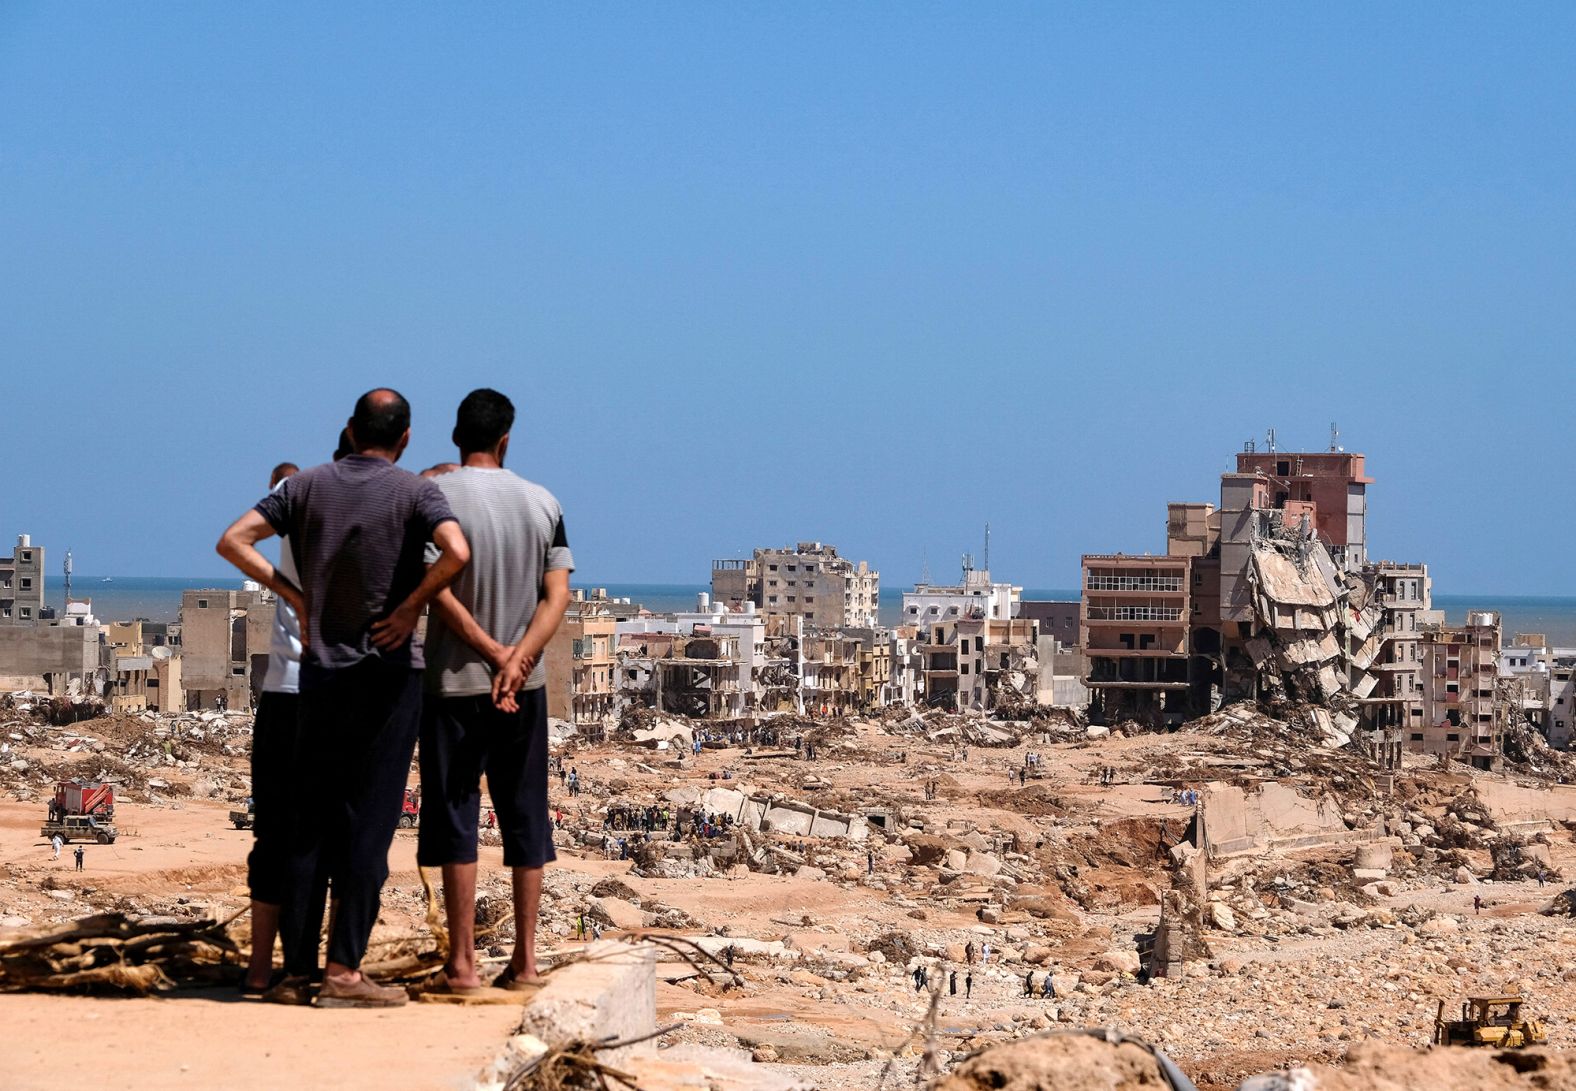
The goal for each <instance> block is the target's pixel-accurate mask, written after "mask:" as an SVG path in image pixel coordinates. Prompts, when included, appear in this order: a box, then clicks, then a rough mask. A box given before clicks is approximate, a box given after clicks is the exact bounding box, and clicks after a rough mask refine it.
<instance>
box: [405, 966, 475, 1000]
mask: <svg viewBox="0 0 1576 1091" xmlns="http://www.w3.org/2000/svg"><path fill="white" fill-rule="evenodd" d="M421 991H422V994H423V995H428V994H430V995H432V996H481V995H483V994H484V993H486V992H487V987H486V986H485V985H455V984H453V983H452V982H450V981H449V971H448V970H442V971H440V972H439V973H438V975H437V976H436V977H433V978H429V979H428V980H427V982H426V983H425V984H423V985H422V987H421Z"/></svg>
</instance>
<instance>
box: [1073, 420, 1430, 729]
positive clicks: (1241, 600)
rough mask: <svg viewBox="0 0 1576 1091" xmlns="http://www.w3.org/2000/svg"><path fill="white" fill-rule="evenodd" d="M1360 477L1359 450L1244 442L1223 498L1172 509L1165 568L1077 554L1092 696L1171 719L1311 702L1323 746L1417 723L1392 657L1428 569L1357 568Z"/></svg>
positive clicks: (1412, 698)
mask: <svg viewBox="0 0 1576 1091" xmlns="http://www.w3.org/2000/svg"><path fill="white" fill-rule="evenodd" d="M1371 483H1372V482H1371V479H1370V478H1369V477H1368V476H1367V474H1366V469H1365V460H1364V457H1363V456H1362V455H1360V454H1351V453H1348V452H1346V451H1341V450H1337V449H1332V450H1330V451H1324V452H1284V451H1276V450H1274V449H1273V447H1272V448H1271V449H1270V450H1268V451H1263V452H1260V451H1257V450H1255V449H1254V448H1253V446H1252V445H1251V444H1250V445H1249V446H1248V449H1247V450H1245V451H1243V452H1242V453H1240V454H1238V455H1237V456H1236V468H1235V470H1234V471H1232V472H1229V473H1225V474H1222V475H1221V478H1220V504H1219V507H1216V506H1215V505H1214V504H1210V503H1173V504H1170V505H1168V509H1167V519H1166V559H1165V560H1164V561H1161V560H1159V559H1157V558H1152V557H1149V556H1147V555H1146V556H1144V557H1135V556H1133V555H1130V554H1127V555H1122V554H1117V555H1110V554H1104V555H1091V556H1090V557H1086V558H1085V564H1084V580H1085V583H1084V589H1083V609H1084V614H1083V622H1084V626H1085V628H1084V632H1083V650H1084V652H1085V653H1086V660H1087V664H1088V675H1087V677H1086V685H1088V687H1089V689H1090V691H1091V704H1092V705H1094V706H1095V707H1097V708H1099V709H1106V708H1108V707H1109V708H1111V709H1114V710H1115V711H1116V713H1117V714H1120V715H1136V716H1140V717H1147V718H1149V719H1155V718H1156V717H1160V718H1164V719H1165V720H1168V721H1175V720H1176V719H1180V718H1183V717H1186V716H1189V715H1199V714H1202V713H1204V712H1207V711H1209V710H1210V709H1212V708H1215V707H1217V706H1218V705H1219V704H1220V703H1223V702H1227V701H1234V700H1243V699H1249V700H1253V699H1266V698H1268V699H1276V700H1278V699H1291V700H1303V701H1310V702H1313V703H1315V704H1317V705H1321V706H1328V708H1329V711H1330V715H1329V717H1327V721H1328V727H1327V728H1325V729H1324V730H1325V735H1326V737H1327V738H1329V739H1330V740H1335V739H1338V738H1344V737H1348V736H1349V735H1350V734H1351V733H1352V732H1353V731H1355V730H1357V729H1358V728H1359V727H1362V726H1368V727H1389V728H1391V729H1394V728H1395V727H1396V726H1397V725H1398V724H1399V723H1400V722H1403V721H1404V720H1406V719H1408V718H1410V719H1412V720H1416V719H1417V718H1418V717H1419V715H1420V707H1421V705H1420V702H1421V694H1420V692H1419V691H1418V690H1417V689H1416V688H1415V686H1416V682H1415V680H1412V679H1409V678H1408V675H1410V674H1412V673H1413V672H1412V671H1410V670H1407V669H1405V667H1404V664H1405V663H1407V662H1409V661H1410V658H1411V656H1412V655H1413V654H1414V652H1413V649H1414V646H1415V639H1414V637H1413V628H1412V627H1413V625H1414V624H1420V623H1421V620H1422V618H1424V617H1427V616H1430V615H1429V614H1428V611H1429V609H1430V606H1431V602H1430V598H1429V587H1428V581H1427V570H1426V568H1423V567H1422V566H1413V565H1397V564H1392V563H1389V562H1386V563H1385V564H1384V565H1383V566H1371V565H1369V564H1368V562H1367V556H1368V538H1367V489H1368V485H1369V484H1371ZM1091 582H1092V584H1093V585H1092V586H1091ZM1115 587H1125V588H1127V590H1126V591H1125V592H1118V591H1113V590H1112V589H1113V588H1115ZM1162 587H1163V588H1164V590H1159V588H1162ZM1184 589H1185V593H1184ZM1145 593H1147V594H1148V595H1149V596H1150V597H1149V599H1147V600H1143V599H1142V596H1143V595H1144V594H1145ZM1403 594H1404V596H1405V597H1404V598H1403V597H1401V596H1402V595H1403ZM1121 596H1125V598H1122V597H1121ZM1386 597H1388V600H1389V601H1388V605H1383V604H1382V603H1381V600H1382V599H1385V598H1386ZM1091 619H1093V620H1091ZM1140 620H1143V621H1146V622H1148V623H1149V624H1150V625H1151V626H1152V631H1151V632H1149V633H1148V634H1145V633H1142V632H1139V631H1138V630H1137V626H1136V623H1137V622H1138V621H1140ZM1091 625H1093V626H1096V627H1097V628H1091V627H1090V626H1091ZM1146 637H1147V640H1148V641H1149V648H1144V647H1133V648H1129V647H1128V646H1127V644H1128V643H1129V642H1133V643H1135V644H1139V643H1142V642H1143V641H1144V640H1145V639H1146ZM1154 649H1158V650H1154ZM1381 671H1383V673H1381ZM1387 675H1388V676H1396V677H1387ZM1409 684H1410V685H1412V686H1413V688H1412V689H1410V690H1409V689H1407V688H1406V687H1407V686H1408V685H1409ZM1332 702H1333V704H1332ZM1392 737H1394V738H1395V740H1396V741H1397V742H1398V741H1399V738H1398V735H1396V734H1394V733H1392Z"/></svg>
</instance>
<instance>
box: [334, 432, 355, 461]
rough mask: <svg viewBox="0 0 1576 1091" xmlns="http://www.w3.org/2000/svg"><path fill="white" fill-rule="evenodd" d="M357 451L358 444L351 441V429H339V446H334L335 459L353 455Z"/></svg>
mask: <svg viewBox="0 0 1576 1091" xmlns="http://www.w3.org/2000/svg"><path fill="white" fill-rule="evenodd" d="M355 453H356V445H355V444H354V443H351V442H350V429H349V428H341V429H340V430H339V446H338V447H335V448H334V461H335V462H338V461H339V460H340V459H342V458H344V457H345V456H346V455H353V454H355Z"/></svg>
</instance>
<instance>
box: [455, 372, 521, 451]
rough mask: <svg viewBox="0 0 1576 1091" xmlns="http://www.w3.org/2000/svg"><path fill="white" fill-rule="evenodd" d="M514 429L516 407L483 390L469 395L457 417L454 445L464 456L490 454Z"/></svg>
mask: <svg viewBox="0 0 1576 1091" xmlns="http://www.w3.org/2000/svg"><path fill="white" fill-rule="evenodd" d="M513 427H514V403H513V402H511V401H510V400H509V399H508V398H506V397H504V396H503V395H502V394H500V393H498V392H497V391H496V390H489V389H488V388H487V387H485V386H484V387H482V388H481V389H480V390H473V391H471V392H470V393H469V394H467V395H465V400H464V401H462V402H461V403H460V408H459V411H458V412H457V413H455V415H454V445H455V446H456V447H458V448H459V449H460V451H461V453H462V454H469V453H470V452H472V451H487V450H491V449H492V448H493V447H494V446H496V445H497V443H498V441H499V440H501V439H503V437H504V436H507V435H508V434H509V429H511V428H513Z"/></svg>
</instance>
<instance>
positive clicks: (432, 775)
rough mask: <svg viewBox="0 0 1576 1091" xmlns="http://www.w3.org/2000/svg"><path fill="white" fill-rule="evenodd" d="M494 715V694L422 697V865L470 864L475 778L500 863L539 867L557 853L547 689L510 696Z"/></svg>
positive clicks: (418, 850) (418, 845)
mask: <svg viewBox="0 0 1576 1091" xmlns="http://www.w3.org/2000/svg"><path fill="white" fill-rule="evenodd" d="M516 696H517V698H518V700H519V703H520V710H519V711H518V712H499V711H498V710H497V709H496V708H494V707H493V702H492V695H491V694H484V695H481V696H476V697H440V696H437V695H436V694H428V695H427V697H426V704H425V707H424V709H423V711H422V717H421V832H420V834H419V836H418V837H417V839H416V862H417V863H419V864H421V866H422V867H442V866H443V865H444V864H474V863H475V862H476V828H477V825H478V816H479V814H480V812H481V800H482V789H481V778H482V774H484V773H485V774H486V776H487V794H488V795H489V796H491V797H492V805H493V810H494V812H495V813H496V814H497V815H498V826H499V828H500V830H501V833H502V840H503V863H504V866H505V867H523V868H539V867H542V866H544V865H545V864H548V863H550V862H552V861H553V860H555V859H557V858H558V854H557V852H556V851H555V850H554V849H553V825H552V823H551V822H549V821H548V818H547V690H546V689H541V688H538V689H527V690H521V691H520V693H519V694H517V695H516Z"/></svg>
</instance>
